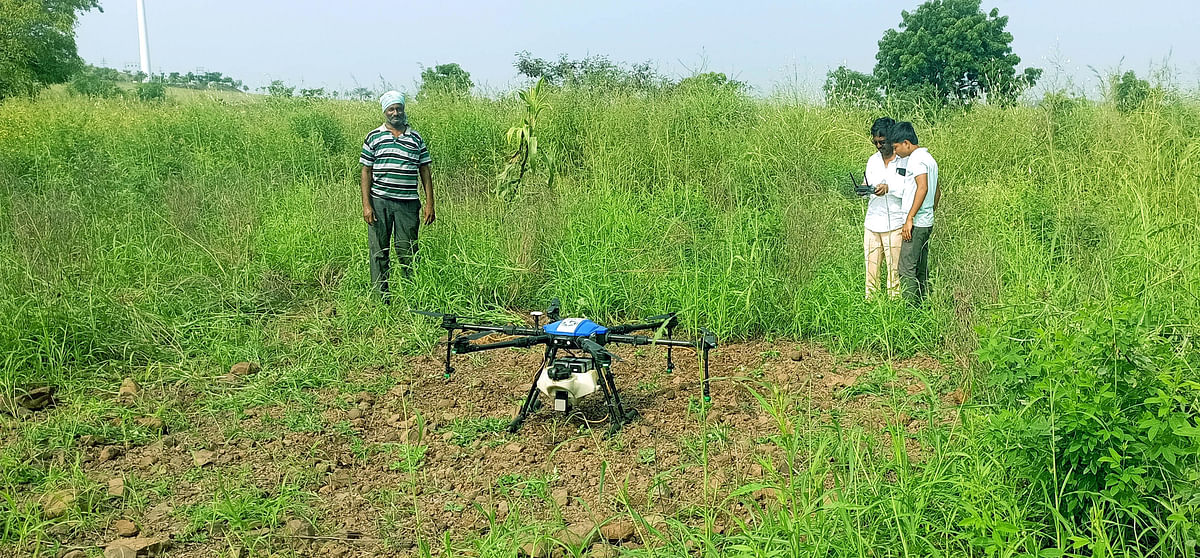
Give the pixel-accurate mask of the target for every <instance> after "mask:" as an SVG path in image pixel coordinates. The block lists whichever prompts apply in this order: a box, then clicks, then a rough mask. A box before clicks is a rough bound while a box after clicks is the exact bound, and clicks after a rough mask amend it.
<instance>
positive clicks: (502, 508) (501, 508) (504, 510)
mask: <svg viewBox="0 0 1200 558" xmlns="http://www.w3.org/2000/svg"><path fill="white" fill-rule="evenodd" d="M506 517H508V502H500V503H498V504H496V519H497V520H503V519H504V518H506Z"/></svg>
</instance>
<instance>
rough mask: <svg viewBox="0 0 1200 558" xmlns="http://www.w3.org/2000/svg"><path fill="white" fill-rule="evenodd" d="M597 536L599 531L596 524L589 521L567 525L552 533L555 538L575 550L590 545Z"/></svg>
mask: <svg viewBox="0 0 1200 558" xmlns="http://www.w3.org/2000/svg"><path fill="white" fill-rule="evenodd" d="M599 537H600V533H599V532H598V531H597V530H596V525H595V524H594V523H592V522H590V521H585V522H582V523H576V524H574V525H568V526H567V528H566V529H563V530H561V531H559V532H558V533H556V534H555V535H554V539H555V540H557V541H558V542H561V543H563V544H565V545H567V546H569V547H571V548H572V549H573V550H576V551H580V550H583V549H584V548H585V547H588V546H591V544H592V543H594V542H596V539H598V538H599Z"/></svg>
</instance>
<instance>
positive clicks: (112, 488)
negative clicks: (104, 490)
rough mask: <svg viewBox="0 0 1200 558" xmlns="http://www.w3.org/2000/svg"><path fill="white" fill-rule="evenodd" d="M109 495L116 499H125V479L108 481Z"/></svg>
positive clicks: (118, 478) (114, 478) (115, 478)
mask: <svg viewBox="0 0 1200 558" xmlns="http://www.w3.org/2000/svg"><path fill="white" fill-rule="evenodd" d="M108 495H109V496H113V497H115V498H124V497H125V479H123V478H121V477H113V478H111V479H109V480H108Z"/></svg>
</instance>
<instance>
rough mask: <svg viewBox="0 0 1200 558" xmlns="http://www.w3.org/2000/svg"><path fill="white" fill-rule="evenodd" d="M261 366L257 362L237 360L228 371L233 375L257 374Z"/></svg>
mask: <svg viewBox="0 0 1200 558" xmlns="http://www.w3.org/2000/svg"><path fill="white" fill-rule="evenodd" d="M259 370H262V367H261V366H259V365H258V363H257V362H239V363H237V364H235V365H233V366H230V367H229V373H230V374H232V375H234V376H250V375H252V374H258V372H259Z"/></svg>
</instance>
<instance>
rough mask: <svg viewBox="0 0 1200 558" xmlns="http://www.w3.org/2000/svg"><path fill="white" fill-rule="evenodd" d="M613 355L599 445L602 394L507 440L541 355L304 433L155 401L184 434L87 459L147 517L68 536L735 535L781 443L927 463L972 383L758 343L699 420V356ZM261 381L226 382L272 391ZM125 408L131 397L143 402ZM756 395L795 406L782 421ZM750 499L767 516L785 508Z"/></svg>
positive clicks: (342, 412) (99, 494) (85, 451)
mask: <svg viewBox="0 0 1200 558" xmlns="http://www.w3.org/2000/svg"><path fill="white" fill-rule="evenodd" d="M615 352H616V353H617V354H618V355H619V356H620V357H621V359H622V360H621V361H620V362H618V363H616V365H615V366H614V368H613V371H614V373H615V374H616V376H617V385H618V387H619V389H620V390H621V391H620V393H621V396H622V398H623V401H624V402H625V403H626V405H627V406H629V407H630V408H632V409H635V410H636V411H637V412H638V414H639V417H638V418H637V419H636V420H635V421H634V422H633V423H632V424H630V425H628V426H626V427H625V428H624V429H623V430H622V431H621V432H620V433H619V434H617V435H615V436H613V437H607V436H605V433H606V431H607V424H606V422H605V421H604V408H603V406H602V403H603V400H602V398H601V397H600V396H599V395H598V394H597V395H595V396H593V397H590V398H588V399H585V400H584V401H583V402H582V403H581V404H580V405H579V407H578V408H577V409H576V412H575V413H574V414H572V415H570V416H564V415H562V414H561V413H556V412H554V411H553V410H552V409H551V408H550V406H549V405H545V406H543V407H542V408H541V410H539V411H538V412H537V413H536V414H534V415H533V416H531V417H530V418H529V419H528V420H527V421H526V422H525V424H524V426H523V427H522V428H521V430H520V431H519V432H517V433H516V434H508V433H507V432H504V431H503V429H504V427H506V426H507V425H508V421H510V420H511V418H512V417H513V416H514V414H515V412H516V410H517V408H518V406H519V405H520V402H521V400H522V399H523V398H524V397H525V394H526V393H527V391H528V389H529V384H530V381H531V380H532V378H533V375H534V373H535V372H536V368H537V366H538V365H539V363H540V362H541V356H542V355H541V353H540V352H539V351H532V350H530V351H522V350H502V351H493V352H487V353H480V354H476V355H471V356H468V357H457V358H456V362H455V366H456V368H457V372H456V374H455V375H454V377H453V378H451V379H450V380H446V379H444V378H443V377H442V362H441V360H440V359H439V358H437V357H436V356H424V357H415V358H412V359H408V360H407V361H405V363H404V366H403V367H401V369H399V370H383V369H379V368H367V369H361V370H356V371H353V372H351V373H350V374H349V377H348V378H346V381H347V383H348V384H354V383H360V384H370V383H371V382H372V381H374V380H376V379H377V378H379V377H380V376H384V375H390V376H391V377H393V378H397V379H398V381H397V382H395V383H392V384H389V385H387V386H383V388H381V389H376V390H374V391H347V390H345V389H344V387H343V386H337V385H335V386H328V387H324V388H320V389H315V390H310V392H311V393H312V394H314V395H315V398H316V404H315V406H312V405H310V406H309V407H307V408H306V409H309V410H308V411H306V413H307V414H301V415H299V416H298V414H297V413H298V411H297V410H296V408H293V406H291V405H287V404H282V405H266V406H258V407H249V408H246V409H244V411H241V412H238V411H213V410H210V409H206V408H205V407H204V406H203V405H202V403H201V402H202V401H203V396H202V394H196V393H193V392H192V391H191V390H190V389H188V388H186V387H183V388H179V389H178V390H175V391H170V390H166V391H164V390H159V392H158V393H159V394H160V395H159V397H163V396H166V397H172V398H175V399H176V402H177V404H178V405H179V406H180V407H181V408H182V409H184V411H185V413H187V414H188V418H189V423H190V424H191V427H190V428H189V429H187V430H183V431H178V432H166V433H165V434H164V435H163V436H161V437H159V438H158V439H156V440H154V441H153V442H151V443H148V444H147V445H140V446H139V445H128V444H126V445H106V444H104V443H103V442H102V441H101V443H96V444H95V445H91V444H93V443H94V441H92V440H83V441H81V442H80V445H81V446H82V448H81V451H82V456H83V457H82V461H83V462H82V464H81V469H82V471H83V472H84V474H85V475H86V476H87V478H88V479H90V480H91V481H94V483H95V485H96V488H95V494H96V496H94V497H96V498H102V499H110V500H121V499H130V498H136V499H137V504H136V505H134V506H129V507H128V509H131V510H133V513H128V514H127V515H129V517H124V516H121V517H114V518H113V519H114V521H113V522H112V523H110V524H108V525H92V526H88V525H79V526H77V527H76V528H73V529H67V530H63V532H62V533H60V535H59V536H61V537H62V538H61V541H62V542H63V543H64V544H66V545H68V546H74V547H95V545H109V546H110V547H111V546H112V543H113V542H118V541H119V540H120V538H121V535H130V536H132V535H133V534H136V535H137V536H139V537H143V538H146V539H147V540H151V539H153V540H156V541H157V540H160V539H167V538H170V539H171V541H170V543H169V545H170V553H169V554H170V555H171V556H197V557H198V556H213V555H217V554H218V553H227V552H233V553H242V552H248V553H249V554H250V555H258V554H262V555H270V554H278V555H304V556H307V555H317V554H321V555H328V556H379V555H385V556H390V555H396V556H404V555H409V554H412V553H415V552H417V551H418V546H417V545H418V543H419V542H420V541H425V542H427V543H429V544H431V545H433V546H434V547H435V548H436V547H439V546H440V544H441V542H440V541H441V540H442V536H443V533H449V534H450V537H451V538H452V539H455V540H461V539H465V538H470V537H474V536H481V535H486V534H487V533H488V532H489V530H491V529H495V528H496V527H497V526H498V525H502V524H506V523H505V522H506V521H507V522H508V523H507V524H506V525H508V526H509V527H512V528H520V527H519V526H521V525H542V524H544V525H546V526H547V528H546V529H548V530H537V532H546V533H552V532H554V530H555V529H556V528H553V527H552V526H554V525H557V526H559V527H558V528H561V527H562V526H568V527H574V528H578V526H581V525H584V526H586V525H589V524H591V525H596V526H602V525H603V526H605V529H607V530H608V532H609V535H612V536H613V537H615V538H610V539H609V540H610V541H611V542H612V543H613V544H621V545H623V546H625V547H632V548H636V547H637V546H639V545H641V544H645V542H646V541H645V540H644V538H645V537H644V534H643V533H640V532H638V533H625V532H624V531H625V530H626V529H625V527H626V524H625V523H626V522H627V521H628V515H627V513H628V510H629V509H631V508H632V509H634V510H637V512H638V513H639V514H641V515H642V516H645V517H646V519H647V521H648V522H650V523H651V524H653V522H656V521H658V522H661V521H662V520H663V518H667V517H674V518H681V517H690V518H691V519H692V520H693V521H698V522H700V523H703V520H704V519H703V516H702V515H701V514H698V513H696V510H701V509H710V508H713V507H720V508H721V509H722V510H723V513H724V512H726V511H727V512H728V514H726V515H722V516H721V517H719V518H718V519H717V521H716V524H715V525H714V529H719V530H726V529H731V528H733V526H732V521H731V518H733V517H735V516H738V515H739V514H748V513H749V511H750V510H749V507H748V506H747V505H748V504H750V502H747V501H744V499H736V498H735V499H727V498H726V497H727V496H728V494H729V493H730V492H731V491H733V490H735V489H737V488H738V487H741V486H744V485H746V484H748V483H753V482H759V481H761V480H762V479H763V478H764V477H767V476H769V475H770V474H771V471H778V470H783V469H785V468H786V467H787V466H788V464H787V463H786V462H785V459H784V455H783V452H782V451H781V450H780V448H779V446H778V445H777V444H776V443H774V440H775V438H776V437H778V435H779V434H780V432H781V431H787V430H797V431H811V430H816V429H820V428H823V427H824V426H825V425H828V424H829V423H830V422H832V421H837V422H838V423H839V424H840V425H841V426H842V427H843V428H862V429H863V430H864V431H866V432H868V433H869V434H870V435H869V436H867V438H865V439H867V440H873V441H874V442H875V444H874V445H875V446H876V447H872V448H868V450H869V451H889V449H888V448H889V447H890V444H889V442H888V436H889V435H888V433H887V431H886V429H887V428H888V427H889V426H890V425H896V426H898V427H900V428H901V429H903V431H904V432H908V433H909V434H914V436H910V437H908V438H907V439H906V441H905V443H906V446H907V447H908V450H909V456H910V458H911V459H913V460H914V461H918V462H919V461H920V459H921V452H922V448H921V444H920V442H919V441H918V440H917V437H916V436H915V434H916V433H918V432H920V430H921V429H922V428H923V427H924V426H925V425H927V424H929V423H930V421H937V422H939V423H945V422H949V421H953V420H955V417H956V410H957V405H958V404H961V399H962V398H963V395H962V393H963V392H962V391H959V390H958V387H959V383H960V382H959V380H958V378H954V377H950V376H948V372H947V371H946V370H944V369H943V368H942V367H941V365H939V363H938V362H937V361H936V360H933V359H930V358H927V357H915V358H909V359H905V360H900V361H894V362H891V363H890V364H889V363H886V362H884V361H881V360H879V359H877V358H868V357H861V356H858V355H844V356H843V355H833V354H830V353H829V352H827V351H825V350H823V349H821V348H820V347H818V346H815V345H810V344H797V343H794V342H777V343H769V342H751V343H742V344H730V345H725V346H722V347H721V348H720V349H718V350H717V351H714V352H713V354H712V368H711V372H712V376H713V378H714V379H713V381H712V387H711V394H712V402H711V404H709V405H702V404H701V400H700V377H701V375H700V368H699V364H700V363H699V360H698V359H697V358H695V356H694V354H693V353H692V352H691V351H686V350H682V351H677V352H676V369H675V371H674V373H672V374H668V373H667V371H666V370H665V349H661V348H654V347H651V348H642V349H634V348H624V347H622V348H618V349H616V351H615ZM243 368H246V367H245V366H243ZM255 372H257V366H256V365H255ZM267 372H268V371H265V370H264V371H263V373H261V374H246V373H243V374H231V375H230V376H229V377H227V378H224V379H222V380H220V381H221V382H225V383H232V384H233V385H235V386H236V385H240V384H245V383H247V382H260V381H269V379H268V378H266V376H269V375H268V374H267ZM927 382H928V383H929V384H932V385H927ZM128 391H130V390H129V389H125V388H123V391H122V395H121V397H122V398H129V397H141V396H144V394H137V393H135V394H130V393H127V392H128ZM145 391H146V390H145V389H144V388H143V389H142V390H141V392H145ZM756 392H757V393H758V394H760V396H763V397H766V398H767V399H768V400H769V401H776V400H782V401H786V405H785V408H784V409H783V412H782V414H779V413H777V414H772V413H771V412H769V411H768V409H767V408H765V407H764V405H763V404H762V402H760V400H759V398H758V397H756V396H755V393H756ZM314 408H315V409H316V410H315V411H312V410H311V409H314ZM46 412H55V411H54V409H50V410H48V411H46ZM312 413H317V414H319V416H311V415H312ZM781 419H784V422H781ZM27 420H38V419H37V418H34V419H27ZM159 424H161V422H160V423H159ZM281 425H290V426H287V427H282V426H281ZM304 425H310V426H309V427H305V426H304ZM312 425H315V426H312ZM307 430H311V431H307ZM893 431H895V430H893ZM154 487H160V488H158V489H154ZM238 487H249V488H250V492H249V493H243V492H239V490H241V488H238ZM282 487H291V488H288V489H284V488H282ZM254 491H257V493H254ZM84 497H85V495H82V494H80V495H76V498H77V499H78V498H84ZM256 497H257V498H258V499H259V500H260V501H266V502H275V503H277V504H278V507H279V509H275V510H272V509H271V506H270V505H266V506H263V505H261V504H256V503H255V498H256ZM239 498H242V499H244V500H245V501H244V502H243V501H242V500H239ZM747 498H751V499H753V500H756V501H758V502H761V503H764V504H769V503H770V502H769V501H770V500H771V499H772V498H773V493H772V491H770V490H769V489H767V490H758V491H756V492H754V493H753V494H750V495H748V496H747ZM60 500H61V499H60ZM56 502H58V501H57V500H56ZM239 502H240V504H239ZM239 505H242V506H243V507H244V509H240V510H239V508H238V506H239ZM264 507H265V508H266V509H265V511H263V512H262V513H261V514H260V513H258V510H259V508H264ZM272 513H274V514H275V515H274V516H272V515H271V514H272ZM115 520H120V522H118V521H115ZM631 528H632V527H631ZM618 531H619V532H620V533H617V532H618ZM613 533H617V534H619V536H617V535H613ZM534 534H535V532H534V531H532V530H531V531H530V538H531V540H532V538H533V536H534ZM581 536H582V535H581ZM601 538H607V536H602V537H601ZM590 541H591V539H589V540H588V542H590ZM537 550H538V549H537V548H535V547H531V549H530V551H531V552H534V553H535V554H536V553H537ZM547 552H549V550H547ZM603 552H607V550H605V551H601V550H596V551H595V553H596V554H603ZM224 555H234V554H224Z"/></svg>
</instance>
